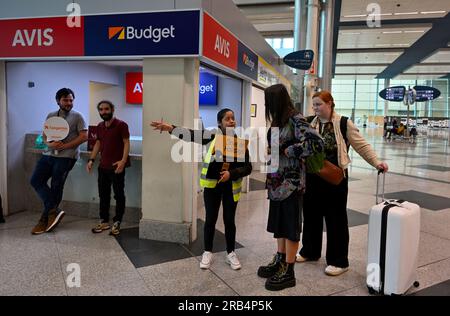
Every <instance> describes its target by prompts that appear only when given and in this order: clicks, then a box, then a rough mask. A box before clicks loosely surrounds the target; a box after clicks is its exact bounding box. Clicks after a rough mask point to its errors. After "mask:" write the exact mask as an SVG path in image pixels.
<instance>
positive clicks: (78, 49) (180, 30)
mask: <svg viewBox="0 0 450 316" xmlns="http://www.w3.org/2000/svg"><path fill="white" fill-rule="evenodd" d="M0 29H1V32H0V58H19V57H28V58H33V57H79V56H139V57H145V56H180V55H182V56H197V55H199V53H200V49H199V46H200V34H199V33H200V32H199V29H200V11H199V10H187V11H169V12H146V13H129V14H105V15H89V16H84V17H81V25H80V27H69V26H68V25H67V17H49V18H32V19H12V20H0Z"/></svg>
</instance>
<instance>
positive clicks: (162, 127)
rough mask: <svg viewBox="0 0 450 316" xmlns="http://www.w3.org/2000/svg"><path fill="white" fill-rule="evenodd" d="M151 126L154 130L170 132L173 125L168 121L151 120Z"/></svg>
mask: <svg viewBox="0 0 450 316" xmlns="http://www.w3.org/2000/svg"><path fill="white" fill-rule="evenodd" d="M150 126H151V127H154V128H153V130H155V131H161V132H169V133H170V132H172V130H173V126H172V125H171V124H168V123H164V122H163V121H161V122H156V121H153V122H151V123H150Z"/></svg>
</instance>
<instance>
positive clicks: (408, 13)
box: [394, 12, 419, 15]
mask: <svg viewBox="0 0 450 316" xmlns="http://www.w3.org/2000/svg"><path fill="white" fill-rule="evenodd" d="M414 14H419V12H398V13H394V15H414Z"/></svg>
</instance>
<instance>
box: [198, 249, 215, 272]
mask: <svg viewBox="0 0 450 316" xmlns="http://www.w3.org/2000/svg"><path fill="white" fill-rule="evenodd" d="M212 261H213V254H212V252H209V251H205V252H204V253H203V256H202V261H200V268H201V269H209V267H210V266H211V263H212Z"/></svg>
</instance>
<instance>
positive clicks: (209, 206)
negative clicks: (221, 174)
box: [203, 181, 237, 253]
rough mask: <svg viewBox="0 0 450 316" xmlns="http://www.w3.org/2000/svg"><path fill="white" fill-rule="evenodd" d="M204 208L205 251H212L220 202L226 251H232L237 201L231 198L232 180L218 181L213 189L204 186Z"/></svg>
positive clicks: (234, 237)
mask: <svg viewBox="0 0 450 316" xmlns="http://www.w3.org/2000/svg"><path fill="white" fill-rule="evenodd" d="M203 198H204V201H205V210H206V216H205V217H206V220H205V229H204V242H205V251H212V248H213V242H214V233H215V230H216V222H217V218H218V217H219V208H220V202H222V205H223V222H224V225H225V238H226V241H227V252H228V253H230V252H232V251H234V247H235V241H236V225H235V223H234V218H235V216H236V207H237V202H234V200H233V190H232V182H231V181H227V182H225V183H219V184H218V185H217V186H216V187H215V188H214V189H209V188H205V190H204V193H203Z"/></svg>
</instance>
